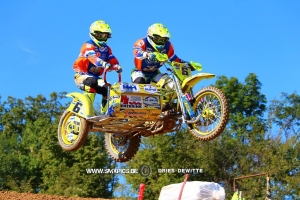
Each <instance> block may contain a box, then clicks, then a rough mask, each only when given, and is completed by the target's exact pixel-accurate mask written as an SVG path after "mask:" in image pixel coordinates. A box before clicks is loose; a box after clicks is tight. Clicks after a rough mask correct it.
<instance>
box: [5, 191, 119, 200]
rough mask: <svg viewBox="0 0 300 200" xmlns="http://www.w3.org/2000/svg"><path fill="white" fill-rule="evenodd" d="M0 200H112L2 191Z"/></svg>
mask: <svg viewBox="0 0 300 200" xmlns="http://www.w3.org/2000/svg"><path fill="white" fill-rule="evenodd" d="M0 200H112V199H101V198H81V197H66V196H54V195H44V194H32V193H17V192H11V191H0ZM114 200H117V199H114Z"/></svg>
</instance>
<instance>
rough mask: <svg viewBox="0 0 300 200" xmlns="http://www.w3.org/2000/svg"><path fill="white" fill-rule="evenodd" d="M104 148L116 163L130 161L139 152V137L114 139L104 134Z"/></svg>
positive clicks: (109, 134)
mask: <svg viewBox="0 0 300 200" xmlns="http://www.w3.org/2000/svg"><path fill="white" fill-rule="evenodd" d="M104 137H105V140H104V142H105V147H106V151H107V153H108V154H109V155H110V157H111V158H113V159H114V160H115V161H117V162H127V161H129V160H131V159H132V158H133V157H134V155H135V154H136V152H137V151H138V150H139V147H140V143H141V137H140V136H139V135H138V136H134V137H131V138H130V135H127V136H122V137H118V138H117V137H114V134H111V133H105V136H104Z"/></svg>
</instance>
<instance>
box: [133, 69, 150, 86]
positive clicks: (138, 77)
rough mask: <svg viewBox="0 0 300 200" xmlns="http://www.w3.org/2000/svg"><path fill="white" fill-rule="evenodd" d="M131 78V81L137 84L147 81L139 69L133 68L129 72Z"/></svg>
mask: <svg viewBox="0 0 300 200" xmlns="http://www.w3.org/2000/svg"><path fill="white" fill-rule="evenodd" d="M131 80H132V82H133V83H138V84H146V83H147V81H146V77H145V76H144V74H143V73H142V72H141V71H139V70H134V71H133V72H132V73H131Z"/></svg>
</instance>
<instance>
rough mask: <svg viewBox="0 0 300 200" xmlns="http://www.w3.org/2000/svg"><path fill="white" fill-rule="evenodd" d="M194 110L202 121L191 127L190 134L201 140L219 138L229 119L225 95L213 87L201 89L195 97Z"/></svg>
mask: <svg viewBox="0 0 300 200" xmlns="http://www.w3.org/2000/svg"><path fill="white" fill-rule="evenodd" d="M193 110H194V112H195V113H196V115H197V116H199V115H201V117H200V121H199V122H197V123H194V124H191V125H189V129H190V132H191V133H192V134H193V135H194V136H195V137H196V138H197V139H199V140H202V141H209V140H213V139H214V138H216V137H218V136H219V135H220V134H221V133H222V132H223V130H224V129H225V127H226V124H227V122H228V118H229V108H228V102H227V99H226V97H225V95H224V93H223V92H222V91H221V90H220V89H218V88H216V87H213V86H209V87H205V88H203V89H201V90H200V91H199V92H197V94H196V95H195V102H194V104H193Z"/></svg>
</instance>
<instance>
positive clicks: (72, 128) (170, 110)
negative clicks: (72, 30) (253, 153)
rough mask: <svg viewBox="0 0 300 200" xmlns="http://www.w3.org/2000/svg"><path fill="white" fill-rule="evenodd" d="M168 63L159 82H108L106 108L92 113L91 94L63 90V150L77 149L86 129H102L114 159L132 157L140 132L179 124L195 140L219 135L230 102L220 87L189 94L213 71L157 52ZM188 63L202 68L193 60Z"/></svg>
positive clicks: (144, 133) (168, 129) (148, 133)
mask: <svg viewBox="0 0 300 200" xmlns="http://www.w3.org/2000/svg"><path fill="white" fill-rule="evenodd" d="M155 54H156V59H157V60H158V61H160V62H163V63H164V64H165V66H166V64H168V66H170V67H167V71H168V74H166V75H164V76H163V77H162V78H161V79H160V81H159V82H157V83H154V82H153V83H151V84H135V83H126V82H121V76H120V74H119V82H117V83H115V84H113V85H110V84H108V83H107V81H106V73H107V69H105V71H104V77H103V80H104V82H105V83H106V84H107V85H108V109H107V112H106V113H105V114H104V115H96V114H95V111H94V108H93V103H94V95H95V94H93V93H87V92H83V93H78V92H73V93H70V94H67V96H68V97H72V98H73V101H72V102H71V104H70V106H69V107H68V108H67V110H66V111H65V112H64V113H63V115H62V116H61V118H60V122H59V127H58V141H59V144H60V145H61V147H62V148H63V149H64V150H66V151H75V150H77V149H78V148H80V147H81V146H82V145H83V143H84V142H85V140H86V138H87V135H88V133H89V132H101V133H103V134H105V135H104V137H105V147H106V150H107V152H108V154H109V155H110V156H111V157H112V158H113V159H114V160H116V161H118V162H126V161H128V160H130V159H132V158H133V156H134V155H135V154H136V152H137V151H138V149H139V146H140V143H141V137H149V136H153V135H157V134H165V133H168V132H174V131H178V130H179V129H180V128H181V125H182V124H183V123H185V124H187V126H188V128H189V131H190V133H191V134H192V135H193V136H195V137H196V138H197V139H199V140H202V141H209V140H212V139H214V138H216V137H217V136H219V135H220V134H221V133H222V132H223V130H224V128H225V126H226V124H227V121H228V116H229V111H228V102H227V100H226V97H225V95H224V94H223V92H222V91H221V90H219V89H218V88H216V87H214V86H208V87H205V88H203V89H201V90H199V91H198V92H197V93H196V94H194V93H193V87H194V86H195V85H196V84H197V83H198V82H199V81H201V80H204V79H210V78H213V77H215V75H214V74H209V73H198V74H195V75H192V74H191V68H189V67H186V64H185V63H178V62H168V56H167V55H166V54H161V53H155ZM190 65H191V66H192V67H193V68H194V69H196V70H198V71H200V70H201V67H200V66H199V65H197V63H194V62H190Z"/></svg>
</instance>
